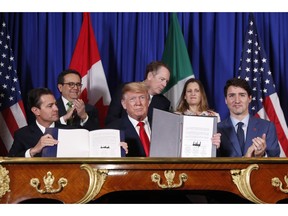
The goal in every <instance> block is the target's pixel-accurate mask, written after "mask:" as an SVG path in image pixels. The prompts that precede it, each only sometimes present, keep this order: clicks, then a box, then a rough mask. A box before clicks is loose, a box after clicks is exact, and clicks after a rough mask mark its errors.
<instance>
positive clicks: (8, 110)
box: [0, 21, 27, 156]
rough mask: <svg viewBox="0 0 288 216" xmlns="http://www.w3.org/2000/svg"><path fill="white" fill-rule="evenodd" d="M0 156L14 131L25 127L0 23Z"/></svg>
mask: <svg viewBox="0 0 288 216" xmlns="http://www.w3.org/2000/svg"><path fill="white" fill-rule="evenodd" d="M0 23H1V26H0V156H6V155H7V152H8V151H9V150H10V148H11V145H12V143H13V136H14V131H15V130H17V129H18V128H20V127H23V126H25V125H27V121H26V116H25V110H24V106H23V102H22V98H21V91H20V85H19V80H18V77H17V71H16V67H15V59H14V56H13V52H12V49H11V47H10V45H11V37H10V35H9V33H8V30H7V26H6V23H5V22H4V21H0Z"/></svg>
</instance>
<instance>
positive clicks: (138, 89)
mask: <svg viewBox="0 0 288 216" xmlns="http://www.w3.org/2000/svg"><path fill="white" fill-rule="evenodd" d="M127 92H133V93H145V94H147V95H148V96H149V94H148V88H147V86H146V85H145V84H144V83H143V82H130V83H127V84H126V85H124V86H123V88H122V99H125V98H124V97H125V95H126V93H127Z"/></svg>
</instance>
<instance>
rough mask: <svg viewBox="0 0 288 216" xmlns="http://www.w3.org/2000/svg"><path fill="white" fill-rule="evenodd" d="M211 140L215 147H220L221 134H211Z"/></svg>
mask: <svg viewBox="0 0 288 216" xmlns="http://www.w3.org/2000/svg"><path fill="white" fill-rule="evenodd" d="M211 140H212V144H213V145H215V146H216V148H217V149H218V148H220V143H221V134H220V133H216V134H213V137H212V138H211Z"/></svg>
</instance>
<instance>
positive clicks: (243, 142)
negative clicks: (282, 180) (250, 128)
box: [237, 122, 245, 155]
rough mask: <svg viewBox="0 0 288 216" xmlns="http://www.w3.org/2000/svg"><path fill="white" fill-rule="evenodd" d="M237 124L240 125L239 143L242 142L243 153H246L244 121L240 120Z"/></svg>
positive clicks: (238, 129) (238, 131)
mask: <svg viewBox="0 0 288 216" xmlns="http://www.w3.org/2000/svg"><path fill="white" fill-rule="evenodd" d="M237 125H238V128H237V137H238V141H239V144H240V147H241V151H242V154H243V155H244V146H245V139H244V130H243V128H242V126H243V125H244V123H243V122H238V123H237Z"/></svg>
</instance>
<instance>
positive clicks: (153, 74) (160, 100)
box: [105, 61, 170, 125]
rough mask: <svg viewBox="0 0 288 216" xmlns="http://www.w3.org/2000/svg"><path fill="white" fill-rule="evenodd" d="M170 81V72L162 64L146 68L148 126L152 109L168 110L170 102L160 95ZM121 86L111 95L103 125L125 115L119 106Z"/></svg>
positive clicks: (154, 63)
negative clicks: (148, 97)
mask: <svg viewBox="0 0 288 216" xmlns="http://www.w3.org/2000/svg"><path fill="white" fill-rule="evenodd" d="M169 79H170V71H169V69H168V67H167V65H165V64H164V63H163V62H160V61H153V62H151V63H150V64H148V65H147V67H146V75H145V80H144V81H143V83H144V84H145V85H146V86H147V89H148V94H149V96H150V102H149V109H148V114H147V115H148V120H149V123H150V125H152V114H153V108H157V109H160V110H164V111H169V110H170V101H169V100H168V99H167V98H166V97H165V96H164V95H162V94H161V92H162V91H163V90H164V88H165V87H166V85H167V84H168V82H169ZM124 85H125V83H124V84H122V85H120V86H119V87H118V89H117V90H116V92H115V93H114V95H113V98H112V100H111V103H110V105H109V109H108V113H107V117H106V120H105V124H106V125H108V124H109V123H111V122H113V121H114V120H116V119H119V118H121V116H123V115H126V111H125V110H124V109H123V107H122V105H121V98H122V93H121V90H122V88H123V86H124Z"/></svg>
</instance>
